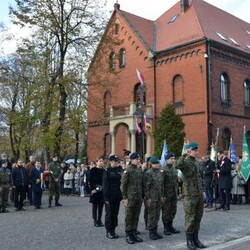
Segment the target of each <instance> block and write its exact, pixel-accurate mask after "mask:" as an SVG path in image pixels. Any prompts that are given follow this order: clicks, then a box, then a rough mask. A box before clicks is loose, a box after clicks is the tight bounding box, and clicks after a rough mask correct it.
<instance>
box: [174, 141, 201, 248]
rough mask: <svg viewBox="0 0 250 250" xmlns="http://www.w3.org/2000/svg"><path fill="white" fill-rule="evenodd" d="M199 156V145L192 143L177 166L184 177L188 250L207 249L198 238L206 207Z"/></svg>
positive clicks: (184, 205)
mask: <svg viewBox="0 0 250 250" xmlns="http://www.w3.org/2000/svg"><path fill="white" fill-rule="evenodd" d="M198 154H199V149H198V144H197V143H196V142H191V143H190V144H188V145H187V147H186V151H185V152H184V154H183V155H182V156H181V157H180V158H179V159H178V160H177V163H176V166H175V167H176V168H177V169H180V170H181V171H182V173H183V175H184V180H183V207H184V211H185V230H186V237H187V247H188V249H196V247H198V248H205V246H204V245H203V244H202V243H201V242H200V241H199V238H198V232H199V229H200V222H201V219H202V215H203V205H204V197H203V189H202V174H201V162H200V161H198V160H197V159H196V158H197V156H198Z"/></svg>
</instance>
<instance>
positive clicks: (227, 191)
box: [216, 151, 232, 211]
mask: <svg viewBox="0 0 250 250" xmlns="http://www.w3.org/2000/svg"><path fill="white" fill-rule="evenodd" d="M217 156H218V163H217V170H216V172H217V174H218V176H219V179H218V187H219V195H220V207H219V208H218V209H223V210H224V211H226V210H230V201H231V189H232V177H231V165H232V163H231V161H230V160H229V159H228V158H227V157H226V155H225V154H224V153H223V151H219V152H218V154H217Z"/></svg>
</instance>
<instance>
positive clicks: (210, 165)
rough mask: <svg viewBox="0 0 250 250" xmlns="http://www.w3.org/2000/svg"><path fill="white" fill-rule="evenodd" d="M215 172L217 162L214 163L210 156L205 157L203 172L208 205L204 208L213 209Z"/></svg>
mask: <svg viewBox="0 0 250 250" xmlns="http://www.w3.org/2000/svg"><path fill="white" fill-rule="evenodd" d="M214 171H215V162H214V161H212V160H211V159H210V157H209V155H205V156H204V161H203V166H202V172H203V179H204V187H205V192H206V203H205V204H204V207H207V208H212V207H213V179H214Z"/></svg>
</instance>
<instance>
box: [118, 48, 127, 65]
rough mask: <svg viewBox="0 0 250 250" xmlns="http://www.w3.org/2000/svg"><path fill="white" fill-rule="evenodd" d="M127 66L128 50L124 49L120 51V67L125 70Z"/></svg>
mask: <svg viewBox="0 0 250 250" xmlns="http://www.w3.org/2000/svg"><path fill="white" fill-rule="evenodd" d="M125 64H126V50H125V49H124V48H122V49H120V51H119V67H120V68H123V67H125Z"/></svg>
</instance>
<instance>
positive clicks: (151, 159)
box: [149, 155, 160, 164]
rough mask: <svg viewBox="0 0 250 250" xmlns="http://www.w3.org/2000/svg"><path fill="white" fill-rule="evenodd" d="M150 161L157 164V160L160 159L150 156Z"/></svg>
mask: <svg viewBox="0 0 250 250" xmlns="http://www.w3.org/2000/svg"><path fill="white" fill-rule="evenodd" d="M149 161H150V163H151V164H158V163H159V162H160V160H159V159H158V157H157V156H154V155H153V156H151V158H150V160H149Z"/></svg>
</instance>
